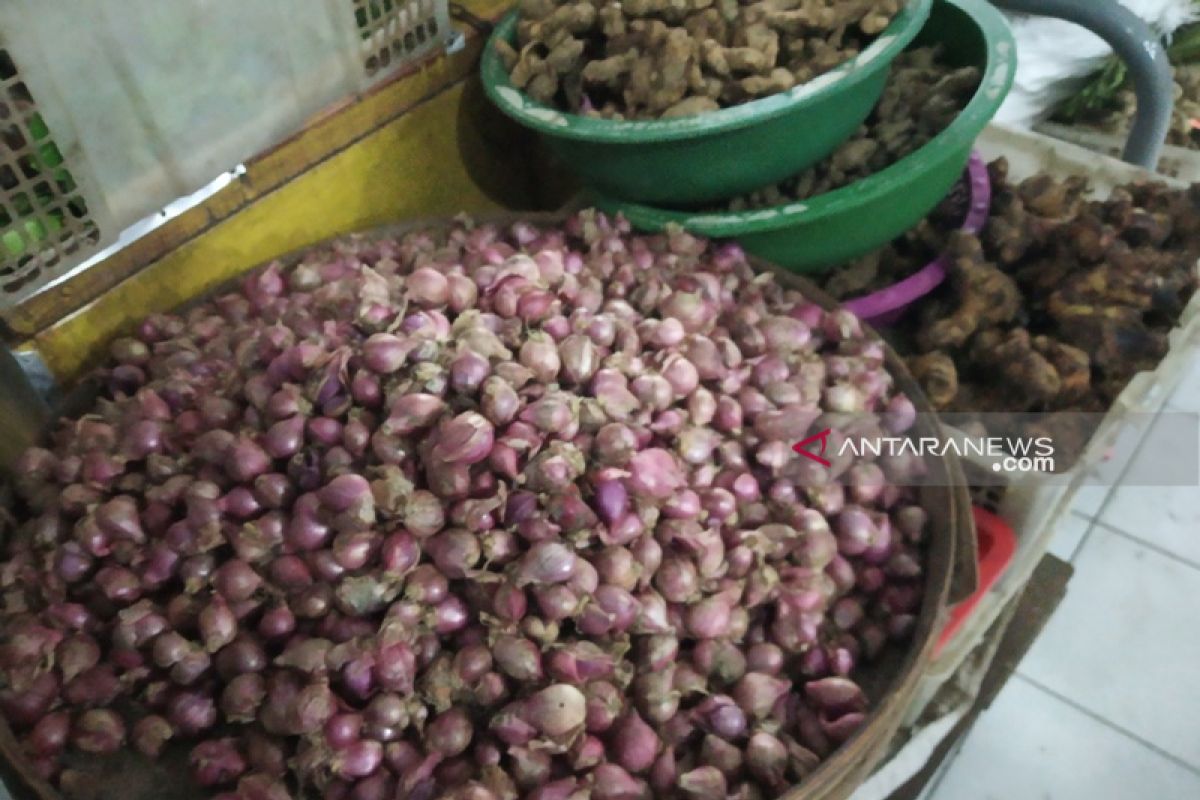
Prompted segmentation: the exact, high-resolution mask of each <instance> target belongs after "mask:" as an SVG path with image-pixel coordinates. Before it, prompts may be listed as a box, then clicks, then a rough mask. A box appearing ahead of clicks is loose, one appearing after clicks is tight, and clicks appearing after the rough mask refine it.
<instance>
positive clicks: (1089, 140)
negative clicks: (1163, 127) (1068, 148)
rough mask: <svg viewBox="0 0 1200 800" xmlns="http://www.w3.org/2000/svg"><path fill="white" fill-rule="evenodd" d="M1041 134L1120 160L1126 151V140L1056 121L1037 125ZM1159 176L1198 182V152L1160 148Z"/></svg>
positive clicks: (1199, 157) (1199, 155) (1187, 149)
mask: <svg viewBox="0 0 1200 800" xmlns="http://www.w3.org/2000/svg"><path fill="white" fill-rule="evenodd" d="M1037 130H1038V131H1039V132H1040V133H1044V134H1046V135H1047V136H1053V137H1054V138H1055V139H1062V140H1063V141H1065V142H1070V143H1071V144H1075V145H1079V146H1080V147H1084V148H1086V149H1088V150H1093V151H1095V152H1097V153H1103V154H1104V155H1106V156H1111V157H1113V158H1119V157H1120V155H1121V152H1122V151H1123V150H1124V149H1125V137H1124V136H1117V135H1115V134H1111V133H1103V132H1102V131H1097V130H1092V129H1089V128H1078V127H1075V126H1073V125H1062V124H1060V123H1056V122H1044V123H1042V124H1041V125H1038V126H1037ZM1155 171H1156V172H1158V174H1160V175H1166V176H1167V177H1169V178H1178V179H1179V180H1181V181H1186V182H1188V183H1196V182H1198V181H1200V150H1191V149H1189V148H1187V147H1179V146H1177V145H1170V144H1169V145H1166V146H1164V147H1163V151H1162V156H1161V157H1160V158H1159V159H1158V167H1157V169H1156V170H1155Z"/></svg>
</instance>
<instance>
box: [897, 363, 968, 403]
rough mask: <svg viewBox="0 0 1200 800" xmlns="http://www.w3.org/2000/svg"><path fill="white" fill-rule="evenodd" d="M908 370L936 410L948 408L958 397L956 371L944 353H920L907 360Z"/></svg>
mask: <svg viewBox="0 0 1200 800" xmlns="http://www.w3.org/2000/svg"><path fill="white" fill-rule="evenodd" d="M907 363H908V370H909V372H911V373H912V376H913V378H915V379H916V381H917V383H919V384H921V389H922V390H923V391H924V392H925V396H926V397H928V398H929V402H930V403H932V404H933V407H934V408H936V409H939V410H941V409H945V408H949V407H950V405H951V404H952V403H953V402H954V398H955V397H956V396H957V395H958V370H957V369H956V368H955V366H954V360H953V359H952V358H950V356H948V355H946V354H945V353H922V354H921V355H917V356H910V357H909V358H908V361H907Z"/></svg>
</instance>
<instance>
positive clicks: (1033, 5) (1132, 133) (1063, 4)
mask: <svg viewBox="0 0 1200 800" xmlns="http://www.w3.org/2000/svg"><path fill="white" fill-rule="evenodd" d="M992 1H993V3H994V5H996V6H998V7H1000V8H1003V9H1005V10H1007V11H1016V12H1020V13H1025V14H1037V15H1040V16H1046V17H1058V18H1060V19H1064V20H1067V21H1068V22H1073V23H1075V24H1076V25H1082V26H1083V27H1085V28H1087V29H1088V30H1090V31H1092V32H1093V33H1095V34H1096V35H1097V36H1099V37H1100V38H1102V39H1103V40H1104V41H1106V42H1108V44H1109V46H1111V47H1112V49H1113V50H1114V51H1116V53H1117V55H1118V56H1119V57H1120V58H1121V60H1123V61H1124V62H1125V65H1126V67H1128V69H1129V74H1130V75H1131V76H1132V77H1133V87H1134V90H1135V92H1136V93H1137V111H1136V113H1135V114H1134V117H1133V127H1132V128H1130V130H1129V138H1128V139H1127V140H1126V141H1125V152H1124V154H1123V156H1122V157H1123V158H1124V159H1125V160H1126V161H1128V162H1129V163H1131V164H1136V165H1138V166H1140V167H1145V168H1147V169H1151V170H1152V169H1154V168H1155V167H1156V166H1157V165H1158V157H1159V155H1161V153H1162V148H1163V144H1164V143H1165V142H1166V139H1167V131H1168V130H1169V129H1170V126H1171V110H1172V107H1173V106H1174V103H1175V100H1174V89H1175V85H1174V81H1173V79H1172V77H1171V64H1170V62H1169V61H1168V60H1167V53H1166V51H1165V50H1164V49H1163V46H1162V43H1161V42H1160V41H1159V37H1158V36H1157V35H1156V34H1155V33H1154V32H1153V31H1152V30H1150V27H1149V26H1148V25H1146V23H1144V22H1142V20H1141V19H1139V18H1138V17H1137V15H1136V14H1134V13H1133V12H1132V11H1130V10H1129V9H1127V8H1125V7H1124V6H1122V5H1119V4H1118V3H1117V2H1115V0H992Z"/></svg>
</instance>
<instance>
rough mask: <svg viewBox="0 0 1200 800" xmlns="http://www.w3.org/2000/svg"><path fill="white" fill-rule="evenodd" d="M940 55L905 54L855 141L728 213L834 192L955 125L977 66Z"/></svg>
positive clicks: (733, 204) (926, 50)
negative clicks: (952, 63)
mask: <svg viewBox="0 0 1200 800" xmlns="http://www.w3.org/2000/svg"><path fill="white" fill-rule="evenodd" d="M940 55H941V53H940V50H939V48H935V47H920V48H916V49H914V50H908V51H905V52H904V53H901V54H900V55H899V56H898V57H897V58H896V61H895V62H894V63H893V64H892V71H891V74H890V75H889V77H888V82H887V86H885V87H884V90H883V95H882V96H881V97H880V99H879V103H878V105H876V106H875V109H874V110H873V111H872V112H871V116H870V117H868V118H867V121H866V122H864V123H863V124H862V126H861V127H860V128H859V129H858V132H857V133H855V134H854V136H852V137H851V138H850V139H849V140H847V141H846V142H845V143H844V144H843V145H841V146H840V147H839V148H838V149H837V150H835V151H834V152H833V154H832V155H830V156H828V157H827V158H825V159H823V160H821V161H820V162H818V163H817V164H814V165H813V166H811V167H809V168H808V169H806V170H804V172H801V173H800V174H799V175H796V176H794V177H792V178H788V179H787V180H785V181H782V182H780V183H778V184H776V185H774V186H768V187H766V188H764V189H758V190H756V191H753V192H750V193H749V194H746V195H743V196H741V197H735V198H734V199H733V200H730V201H729V202H728V203H726V204H725V206H724V210H728V211H744V210H746V209H750V208H770V207H772V206H778V205H783V204H784V203H790V202H793V201H795V200H804V199H805V198H808V197H814V196H816V195H819V194H824V193H825V192H831V191H833V190H834V189H840V188H842V187H843V186H849V185H850V184H852V183H854V182H855V181H860V180H862V179H863V178H866V177H869V176H871V175H874V174H875V173H876V172H880V171H881V170H884V169H886V168H887V167H890V166H891V165H892V164H895V163H896V162H897V161H899V160H900V159H902V158H904V157H905V156H907V155H909V154H911V153H914V152H916V151H917V150H918V149H920V148H921V147H923V146H925V145H926V144H927V143H928V142H929V140H930V139H932V138H933V137H935V136H937V135H938V134H939V133H941V132H942V131H944V130H945V129H946V128H947V127H949V126H950V123H952V122H954V120H955V119H956V118H957V117H958V115H959V113H960V112H961V111H962V110H963V108H964V107H965V106H966V105H967V103H968V102H970V100H971V97H972V96H974V94H975V90H976V88H977V87H978V86H979V79H980V75H979V68H978V67H952V66H949V65H948V64H946V63H945V62H944V61H942V60H940Z"/></svg>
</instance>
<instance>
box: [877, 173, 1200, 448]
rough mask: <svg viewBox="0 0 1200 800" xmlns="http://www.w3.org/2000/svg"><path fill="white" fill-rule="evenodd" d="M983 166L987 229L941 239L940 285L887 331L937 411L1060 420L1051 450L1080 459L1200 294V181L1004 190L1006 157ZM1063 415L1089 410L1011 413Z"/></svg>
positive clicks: (1020, 425) (1049, 182)
mask: <svg viewBox="0 0 1200 800" xmlns="http://www.w3.org/2000/svg"><path fill="white" fill-rule="evenodd" d="M989 172H990V174H991V179H992V186H993V201H992V209H991V214H990V216H989V219H988V221H987V224H986V226H985V228H984V230H983V232H982V233H981V235H979V236H972V235H969V234H965V233H962V232H959V231H955V232H953V233H950V234H948V255H949V257H950V268H949V276H948V280H947V281H946V283H945V284H943V285H942V286H941V287H939V289H938V291H937V292H935V294H934V295H932V296H931V297H930V298H929V299H927V300H925V301H924V302H923V303H922V304H921V306H919V307H918V308H917V309H916V310H914V311H913V312H911V313H910V314H909V315H908V317H906V318H905V320H904V321H903V322H902V324H901V325H900V327H899V328H898V329H895V330H893V331H891V332H890V333H889V338H892V339H893V343H894V344H895V346H896V348H897V350H898V351H899V352H900V353H901V354H902V355H905V356H906V360H907V363H908V366H909V369H910V370H911V372H912V373H913V376H914V377H915V378H916V379H917V381H918V382H919V383H920V384H921V385H922V387H923V388H924V390H925V392H926V394H927V396H928V397H929V399H930V401H931V403H932V404H933V405H934V407H935V408H937V409H939V410H944V411H950V412H971V413H975V412H987V413H991V414H994V415H999V416H993V417H991V418H990V421H991V423H992V424H996V423H997V421H1001V420H1004V419H1008V420H1010V423H1011V424H1010V425H1009V426H1008V431H1007V432H1009V433H1018V434H1020V433H1031V431H1029V430H1027V428H1028V427H1029V426H1030V425H1037V426H1047V425H1050V426H1059V429H1058V430H1050V431H1048V432H1050V433H1052V434H1053V435H1054V436H1055V437H1056V439H1057V444H1056V448H1057V451H1058V452H1059V453H1066V454H1068V455H1070V454H1071V453H1073V452H1074V453H1078V452H1080V451H1081V449H1082V447H1083V446H1084V445H1085V444H1086V443H1087V440H1088V439H1089V438H1090V436H1091V434H1092V432H1093V430H1092V428H1093V427H1094V425H1095V423H1096V422H1097V421H1098V416H1097V415H1098V414H1101V413H1103V412H1105V411H1107V410H1108V409H1109V408H1110V407H1111V406H1112V404H1113V401H1114V400H1115V399H1116V397H1117V395H1119V394H1120V392H1121V391H1122V390H1123V389H1124V388H1125V386H1126V385H1128V383H1129V381H1130V380H1131V379H1132V378H1133V376H1134V375H1136V374H1137V373H1138V372H1142V371H1145V370H1150V369H1154V368H1155V367H1156V366H1157V365H1158V363H1159V362H1160V361H1161V360H1162V358H1163V357H1164V356H1165V355H1166V353H1167V350H1168V348H1169V345H1170V341H1169V338H1168V337H1169V332H1170V331H1171V329H1172V328H1174V327H1175V326H1176V325H1178V324H1179V321H1180V319H1181V316H1182V313H1183V310H1184V307H1185V306H1186V305H1187V303H1188V301H1189V300H1190V299H1191V297H1192V295H1193V293H1194V292H1195V291H1196V288H1197V283H1198V280H1197V259H1198V258H1200V184H1198V185H1196V186H1193V187H1191V188H1190V189H1174V188H1171V187H1169V186H1167V185H1166V184H1163V183H1138V184H1131V185H1128V186H1123V187H1118V188H1117V189H1116V190H1114V191H1113V192H1112V194H1111V195H1110V196H1109V197H1108V198H1107V199H1105V200H1093V199H1089V198H1087V197H1086V191H1087V184H1086V181H1084V180H1083V179H1080V178H1068V179H1066V180H1057V179H1055V178H1053V177H1051V176H1049V175H1045V174H1039V175H1035V176H1033V177H1030V178H1028V179H1026V180H1024V181H1022V182H1020V183H1019V184H1012V183H1009V181H1008V180H1007V163H1006V162H1005V161H1004V160H1003V159H1000V160H998V161H996V162H993V163H992V164H991V165H990V167H989ZM1068 411H1070V412H1090V414H1089V415H1086V416H1085V415H1083V414H1058V415H1054V416H1050V417H1044V418H1041V419H1039V420H1037V421H1033V420H1032V419H1031V418H1030V417H1027V416H1019V415H1022V414H1025V413H1027V412H1068ZM1006 415H1007V416H1006ZM1039 432H1047V431H1039Z"/></svg>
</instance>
